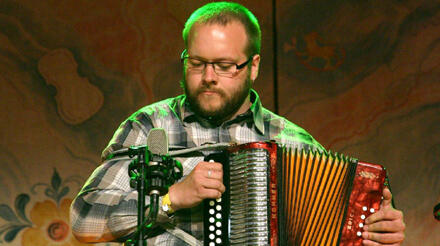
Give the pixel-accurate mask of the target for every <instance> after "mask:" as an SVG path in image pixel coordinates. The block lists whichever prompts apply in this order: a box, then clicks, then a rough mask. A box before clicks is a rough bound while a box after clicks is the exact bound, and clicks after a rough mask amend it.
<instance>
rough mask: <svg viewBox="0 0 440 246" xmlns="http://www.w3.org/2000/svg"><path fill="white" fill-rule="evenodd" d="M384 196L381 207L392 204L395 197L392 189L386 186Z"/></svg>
mask: <svg viewBox="0 0 440 246" xmlns="http://www.w3.org/2000/svg"><path fill="white" fill-rule="evenodd" d="M382 196H383V200H382V203H381V204H380V207H381V208H383V207H387V206H391V198H393V195H392V194H391V191H390V189H388V187H385V188H384V189H383V193H382Z"/></svg>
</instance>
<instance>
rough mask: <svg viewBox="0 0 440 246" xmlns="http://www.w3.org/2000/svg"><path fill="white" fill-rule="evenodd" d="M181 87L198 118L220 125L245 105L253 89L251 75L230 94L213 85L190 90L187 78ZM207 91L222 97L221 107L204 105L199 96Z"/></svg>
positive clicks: (208, 84)
mask: <svg viewBox="0 0 440 246" xmlns="http://www.w3.org/2000/svg"><path fill="white" fill-rule="evenodd" d="M181 86H182V87H183V89H184V91H185V95H186V98H187V102H188V104H189V107H190V108H191V110H192V111H193V112H194V113H195V114H196V115H197V116H199V117H201V118H204V119H206V120H208V121H210V122H212V123H216V124H220V123H223V121H224V120H226V119H228V118H229V117H231V116H232V115H234V114H235V113H236V112H237V111H238V110H239V109H240V107H241V106H242V105H243V103H244V101H245V100H246V98H247V97H248V96H249V93H250V90H251V88H252V81H251V79H250V74H248V76H247V77H246V80H245V81H244V83H242V84H241V85H240V87H238V88H237V89H236V90H235V91H232V92H230V93H229V94H228V93H226V92H225V91H224V90H222V89H220V88H216V87H215V85H213V84H212V83H206V84H204V85H202V86H200V87H198V88H196V89H195V90H189V89H188V86H187V82H186V79H185V77H183V79H182V81H181ZM207 90H209V91H212V92H215V93H216V94H217V95H218V96H219V97H220V99H219V100H220V103H219V106H217V107H214V108H209V107H207V106H206V105H203V102H202V101H201V100H200V99H199V96H200V94H201V93H203V92H204V91H207Z"/></svg>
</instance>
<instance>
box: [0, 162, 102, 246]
mask: <svg viewBox="0 0 440 246" xmlns="http://www.w3.org/2000/svg"><path fill="white" fill-rule="evenodd" d="M72 182H74V183H77V184H78V185H79V184H80V183H81V182H80V180H79V178H78V177H75V176H71V177H69V178H67V179H65V180H63V179H62V178H61V177H60V175H59V174H58V172H57V171H56V169H54V173H53V175H52V178H51V182H50V183H49V184H47V183H37V184H35V185H34V186H32V187H31V192H30V193H31V194H37V191H36V190H37V188H39V187H45V189H44V194H45V195H46V196H47V197H48V198H49V199H48V200H45V201H42V202H36V203H35V204H34V205H33V207H32V209H31V211H30V216H29V217H30V219H29V218H28V217H27V215H26V206H27V204H28V203H29V202H30V200H31V197H30V196H29V195H28V194H20V195H18V196H17V197H16V198H15V204H14V207H13V208H12V207H11V206H9V205H7V204H0V219H2V220H4V221H5V222H6V223H3V224H2V223H0V244H3V243H6V244H9V243H12V242H15V241H17V240H16V238H17V235H18V233H20V232H21V231H23V234H22V237H21V245H22V246H52V245H53V246H75V245H86V244H82V243H80V242H79V241H77V240H76V239H75V237H74V236H73V234H72V232H71V229H70V222H69V208H70V204H71V203H72V199H70V198H65V196H66V195H67V194H68V193H69V191H70V188H69V187H68V186H67V185H66V184H68V183H72ZM2 220H0V222H2ZM87 245H90V244H87ZM106 245H110V244H106Z"/></svg>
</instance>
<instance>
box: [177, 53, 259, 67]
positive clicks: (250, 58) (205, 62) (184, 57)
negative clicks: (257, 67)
mask: <svg viewBox="0 0 440 246" xmlns="http://www.w3.org/2000/svg"><path fill="white" fill-rule="evenodd" d="M254 56H255V55H252V56H250V57H249V59H247V60H246V61H245V62H243V63H242V64H237V63H234V62H220V63H227V64H231V65H235V67H236V68H237V71H238V70H240V69H242V68H244V67H245V66H246V65H248V64H249V62H250V61H252V59H253V58H254ZM188 58H191V59H195V60H198V61H201V62H203V63H204V64H205V68H206V65H207V64H211V65H212V66H214V64H216V63H219V62H207V61H203V60H200V59H197V58H193V57H190V56H189V55H188V51H187V50H186V49H184V50H183V51H182V54H181V55H180V61H181V62H183V61H184V60H185V59H188ZM216 73H217V72H216Z"/></svg>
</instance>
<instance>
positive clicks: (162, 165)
mask: <svg viewBox="0 0 440 246" xmlns="http://www.w3.org/2000/svg"><path fill="white" fill-rule="evenodd" d="M147 149H148V150H149V152H150V157H149V162H148V169H147V179H146V181H147V192H148V193H149V194H150V195H151V194H152V192H153V193H155V194H159V195H161V196H163V195H165V194H166V193H167V192H168V187H169V186H171V185H172V184H173V183H174V182H175V181H176V180H178V179H180V178H181V177H182V173H183V168H182V165H181V164H180V163H179V162H178V161H175V160H174V159H172V158H171V157H170V156H169V155H168V136H167V134H166V132H165V130H164V129H163V128H153V129H151V130H150V132H149V133H148V136H147Z"/></svg>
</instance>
